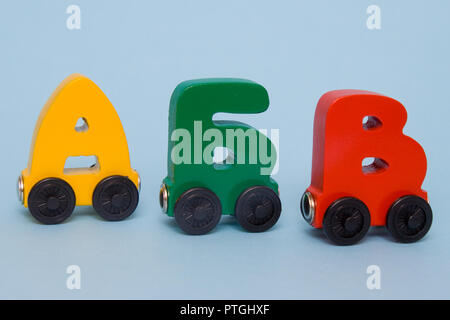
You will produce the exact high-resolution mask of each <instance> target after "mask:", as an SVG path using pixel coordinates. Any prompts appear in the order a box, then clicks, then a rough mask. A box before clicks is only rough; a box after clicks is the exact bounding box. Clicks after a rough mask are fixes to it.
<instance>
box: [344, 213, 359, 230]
mask: <svg viewBox="0 0 450 320" xmlns="http://www.w3.org/2000/svg"><path fill="white" fill-rule="evenodd" d="M344 227H345V229H346V230H347V231H349V232H355V231H358V229H359V227H360V219H359V218H358V216H355V215H353V216H350V217H348V218H347V219H345V222H344Z"/></svg>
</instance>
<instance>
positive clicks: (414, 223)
mask: <svg viewBox="0 0 450 320" xmlns="http://www.w3.org/2000/svg"><path fill="white" fill-rule="evenodd" d="M432 221H433V213H432V211H431V207H430V205H429V204H428V202H426V201H425V200H424V199H422V198H421V197H417V196H404V197H401V198H399V199H397V200H396V201H395V202H394V203H393V204H392V206H391V208H390V209H389V212H388V215H387V219H386V227H387V229H388V230H389V233H390V234H391V235H392V236H393V237H394V238H395V239H396V240H397V241H400V242H405V243H409V242H415V241H417V240H420V239H422V238H423V237H424V236H425V235H426V234H427V232H428V230H430V227H431V223H432Z"/></svg>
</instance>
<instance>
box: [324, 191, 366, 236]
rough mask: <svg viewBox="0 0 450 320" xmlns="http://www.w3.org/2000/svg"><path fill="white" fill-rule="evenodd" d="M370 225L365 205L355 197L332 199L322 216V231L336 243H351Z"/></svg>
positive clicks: (364, 233) (364, 232)
mask: <svg viewBox="0 0 450 320" xmlns="http://www.w3.org/2000/svg"><path fill="white" fill-rule="evenodd" d="M369 227H370V213H369V209H367V206H366V205H365V204H364V203H363V202H362V201H360V200H358V199H356V198H351V197H348V198H341V199H338V200H336V201H334V202H333V203H332V204H331V205H330V206H329V207H328V209H327V211H326V213H325V217H324V218H323V231H324V233H325V235H326V236H327V238H328V239H329V240H331V241H332V242H334V243H336V244H338V245H351V244H355V243H357V242H358V241H359V240H361V239H362V238H364V236H365V235H366V233H367V231H368V230H369Z"/></svg>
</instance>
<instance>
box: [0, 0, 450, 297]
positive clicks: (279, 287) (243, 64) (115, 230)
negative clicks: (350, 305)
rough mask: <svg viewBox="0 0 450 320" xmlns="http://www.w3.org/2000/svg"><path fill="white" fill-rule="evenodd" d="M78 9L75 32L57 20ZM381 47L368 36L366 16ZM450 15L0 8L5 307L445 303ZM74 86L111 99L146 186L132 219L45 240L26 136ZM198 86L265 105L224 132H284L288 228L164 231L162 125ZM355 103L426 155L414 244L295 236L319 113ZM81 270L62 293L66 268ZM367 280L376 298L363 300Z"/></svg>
mask: <svg viewBox="0 0 450 320" xmlns="http://www.w3.org/2000/svg"><path fill="white" fill-rule="evenodd" d="M71 4H76V5H78V6H79V7H80V9H81V29H79V30H69V29H68V28H67V27H66V20H67V18H68V17H69V14H67V13H66V9H67V7H68V6H69V5H71ZM372 4H375V5H378V6H379V7H380V9H381V29H379V30H369V29H368V28H367V27H366V20H367V18H368V17H369V14H367V13H366V9H367V7H368V6H369V5H372ZM449 12H450V2H449V1H411V0H409V1H382V0H376V1H361V0H360V1H356V0H354V1H350V0H346V1H331V0H329V1H256V0H255V1H240V0H230V1H207V0H196V1H143V0H142V1H99V0H97V1H85V0H77V1H56V0H53V1H43V0H41V1H8V2H3V3H2V5H1V10H0V93H1V94H0V118H1V120H2V124H1V126H0V150H1V159H0V166H1V168H2V170H1V180H0V199H1V201H0V298H63V299H66V298H188V299H190V298H223V299H227V298H249V299H252V298H254V299H260V298H261V299H262V298H267V299H278V298H287V299H299V298H311V299H315V298H364V299H366V298H387V299H390V298H447V299H448V298H450V295H449V290H448V287H449V286H450V276H449V270H450V269H449V267H450V234H449V232H448V229H449V227H450V215H449V212H448V209H449V205H448V203H449V200H448V199H449V196H448V193H449V191H448V181H450V175H449V169H448V168H449V166H448V161H449V160H448V159H449V155H450V154H449V148H448V138H449V137H450V133H449V130H448V122H449V120H448V119H449V117H450V112H449V107H448V102H447V101H448V93H449V90H450V87H449V80H448V75H449V71H450V63H449V56H450V42H449V31H450V20H449V19H448V13H449ZM74 72H78V73H82V74H84V75H86V76H88V77H90V78H91V79H92V80H93V81H94V82H96V83H97V84H98V85H99V86H100V88H102V90H103V91H104V92H105V93H106V95H107V96H108V97H109V99H110V100H111V102H112V103H113V105H114V106H115V108H116V109H117V112H118V114H119V116H120V117H121V120H122V123H123V125H124V128H125V131H126V134H127V138H128V144H129V147H130V154H131V161H132V165H133V167H135V168H136V169H138V171H139V172H140V174H141V177H142V191H141V200H140V205H139V207H138V209H137V210H136V212H135V213H134V214H133V216H131V217H130V219H128V220H126V221H123V222H120V223H110V222H106V221H104V220H102V219H100V218H98V217H97V215H96V214H95V213H94V211H93V209H91V208H87V207H86V208H78V209H76V211H75V212H74V214H73V216H72V218H71V219H69V220H68V221H67V222H66V223H63V224H61V225H56V226H44V225H41V224H39V223H37V222H36V221H35V220H34V219H33V218H32V217H31V215H30V214H29V213H28V211H27V210H26V209H25V208H23V207H22V206H21V205H20V204H19V202H18V201H17V197H16V189H15V184H16V179H17V176H18V175H19V172H20V170H22V169H23V168H24V167H25V166H26V164H27V159H28V153H29V146H30V142H31V136H32V132H33V128H34V125H35V121H36V119H37V117H38V114H39V112H40V110H41V108H42V106H43V105H44V103H45V102H46V100H47V98H48V97H49V96H50V94H51V93H52V91H53V90H54V89H55V88H56V86H57V85H58V84H59V82H60V81H62V80H63V79H64V78H65V77H66V76H68V75H69V74H71V73H74ZM200 77H241V78H248V79H252V80H254V81H257V82H259V83H261V84H263V85H264V86H265V87H266V89H267V90H268V92H269V96H270V100H271V105H270V108H269V110H268V111H267V112H265V113H263V114H260V115H248V116H242V115H241V116H233V115H226V117H227V118H230V119H231V118H233V119H237V120H242V121H244V122H248V123H250V124H252V125H254V126H255V127H257V128H268V129H270V128H279V129H280V169H279V172H278V174H277V175H276V176H275V177H274V178H275V179H276V180H277V181H278V182H279V184H280V189H281V200H282V203H283V212H282V216H281V218H280V220H279V222H278V224H277V225H276V226H275V227H274V228H273V229H271V230H270V231H269V232H265V233H261V234H250V233H247V232H244V231H242V229H241V228H240V227H239V225H238V224H237V223H236V222H235V221H234V219H233V218H226V219H225V218H224V219H222V222H221V223H220V224H219V226H218V227H217V228H216V229H215V230H214V232H212V233H210V234H208V235H205V236H200V237H192V236H187V235H185V234H183V233H182V232H181V231H180V230H179V229H178V227H177V226H176V225H175V222H174V220H173V219H170V218H168V217H166V216H165V215H163V214H162V213H161V210H160V208H159V204H158V197H157V196H158V191H159V186H160V183H161V179H162V178H163V177H164V176H165V175H166V157H167V154H166V152H167V151H166V150H167V116H168V114H167V112H168V104H169V98H170V94H171V92H172V90H173V89H174V88H175V86H176V85H177V84H178V83H179V82H181V81H183V80H186V79H193V78H200ZM342 88H354V89H366V90H371V91H376V92H380V93H383V94H386V95H388V96H391V97H393V98H396V99H398V100H399V101H401V102H402V103H403V104H404V105H405V106H406V108H407V110H408V114H409V119H408V122H407V124H406V127H405V133H406V134H408V135H410V136H411V137H413V138H414V139H416V140H417V141H418V142H420V143H421V144H422V146H423V147H424V149H425V151H426V154H427V157H428V173H427V177H426V179H425V182H424V185H423V187H424V189H425V190H427V191H428V192H429V197H430V203H431V206H432V208H433V211H434V222H433V226H432V228H431V230H430V233H429V234H428V235H427V236H426V237H425V238H424V239H423V240H422V241H420V242H418V243H413V244H399V243H395V242H393V241H392V240H391V239H390V238H389V237H388V235H387V232H386V231H385V229H384V228H377V229H372V230H371V231H370V233H369V234H368V236H367V237H366V238H365V239H364V240H363V241H362V242H361V243H359V244H357V245H355V246H351V247H337V246H334V245H331V244H330V243H329V242H327V241H326V240H325V238H324V236H323V235H322V232H321V231H320V230H313V229H312V228H311V227H310V226H308V225H307V224H306V223H305V222H304V221H303V219H302V218H301V215H300V211H299V201H300V197H301V195H302V193H303V191H304V189H305V188H306V187H307V186H308V185H309V181H310V171H311V151H312V128H313V115H314V110H315V105H316V103H317V100H318V99H319V97H320V96H321V95H322V94H323V93H324V92H326V91H328V90H333V89H342ZM69 265H78V266H80V268H81V289H80V290H68V289H67V287H66V279H67V277H68V274H66V268H67V266H69ZM369 265H378V266H379V267H380V269H381V289H380V290H369V289H368V288H367V286H366V279H367V277H368V274H367V273H366V268H367V267H368V266H369Z"/></svg>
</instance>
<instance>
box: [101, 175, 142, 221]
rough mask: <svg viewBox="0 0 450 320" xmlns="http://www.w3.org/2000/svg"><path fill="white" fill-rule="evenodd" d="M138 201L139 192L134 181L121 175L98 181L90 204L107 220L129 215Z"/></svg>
mask: <svg viewBox="0 0 450 320" xmlns="http://www.w3.org/2000/svg"><path fill="white" fill-rule="evenodd" d="M138 202H139V192H138V189H137V188H136V186H135V185H134V183H133V182H132V181H131V180H130V179H128V178H127V177H123V176H110V177H107V178H105V179H103V180H102V181H100V182H99V183H98V185H97V186H96V187H95V190H94V194H93V195H92V205H93V207H94V209H95V211H97V213H98V214H99V215H100V216H101V217H102V218H104V219H105V220H109V221H120V220H123V219H125V218H127V217H129V216H130V215H131V214H132V213H133V212H134V210H136V207H137V205H138Z"/></svg>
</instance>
